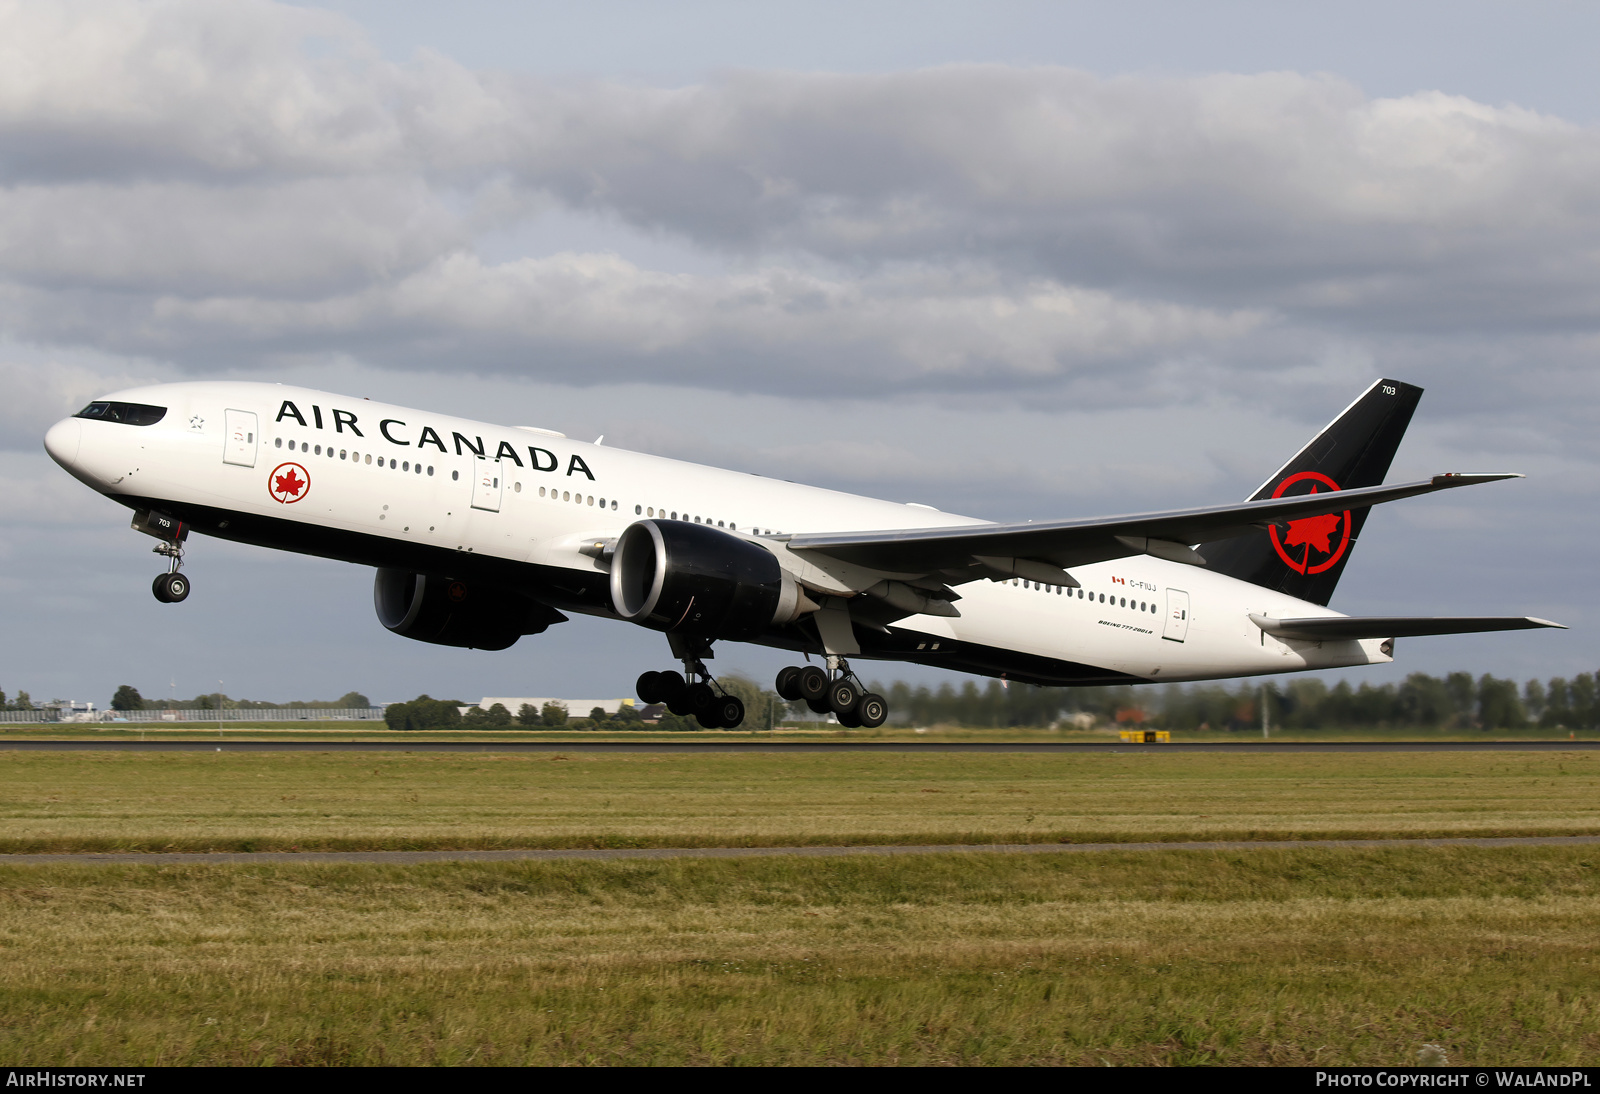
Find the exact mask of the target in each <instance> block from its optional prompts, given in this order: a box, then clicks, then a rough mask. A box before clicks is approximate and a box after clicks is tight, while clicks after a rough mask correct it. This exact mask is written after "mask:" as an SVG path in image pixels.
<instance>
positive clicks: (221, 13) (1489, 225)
mask: <svg viewBox="0 0 1600 1094" xmlns="http://www.w3.org/2000/svg"><path fill="white" fill-rule="evenodd" d="M3 18H4V20H5V25H4V29H5V31H6V33H4V34H0V41H4V42H9V43H11V46H10V48H9V52H8V53H7V54H6V55H5V56H4V57H0V60H8V61H12V62H15V63H14V64H3V65H0V72H3V73H4V75H0V138H3V139H4V141H5V145H4V147H5V149H6V151H5V153H4V155H3V156H0V177H9V178H10V179H12V180H13V182H12V185H11V186H10V188H8V189H6V190H4V191H0V256H3V258H0V278H4V279H5V281H6V282H7V284H5V285H4V286H0V299H3V300H8V301H9V304H8V305H6V304H3V303H0V306H5V307H6V311H7V312H8V313H9V314H7V316H6V319H5V321H6V322H7V323H8V325H10V326H11V328H12V330H13V331H14V332H17V333H19V334H21V335H23V336H26V337H35V338H42V339H63V340H68V341H75V342H82V343H85V344H92V345H97V346H101V347H104V348H108V349H113V350H117V351H127V352H140V353H154V354H159V355H163V356H167V357H170V358H171V359H173V360H176V361H178V362H180V363H183V364H185V365H186V366H188V367H211V366H214V365H215V364H217V363H219V361H220V362H221V363H226V364H228V365H230V366H237V365H239V364H242V363H247V362H250V361H252V360H254V361H256V362H265V361H272V360H282V359H284V355H286V354H288V355H293V354H299V353H306V352H315V350H316V348H317V347H318V346H321V347H323V348H325V349H333V350H337V351H339V352H344V353H352V354H357V355H370V356H380V357H381V358H382V359H385V360H388V361H392V362H394V363H396V364H402V365H405V366H408V367H440V364H439V363H440V362H441V361H443V360H449V361H451V362H453V363H455V364H457V365H459V366H466V367H473V368H480V369H487V370H506V371H528V370H532V371H535V372H538V371H539V370H540V369H541V368H544V369H551V370H552V371H549V372H546V373H545V374H546V375H555V374H560V373H559V372H557V371H554V370H555V366H553V365H551V364H545V362H553V361H557V360H559V361H562V362H565V363H567V365H568V368H567V370H566V374H568V375H570V374H571V373H572V372H573V371H574V370H576V369H581V370H582V371H583V372H584V373H585V374H587V375H590V376H593V377H595V378H597V379H617V378H623V377H628V376H633V377H637V378H645V379H651V380H657V381H660V380H666V381H670V382H682V383H688V384H707V383H732V384H735V385H745V386H749V387H752V388H755V389H767V390H783V389H785V388H786V387H787V386H789V385H788V384H787V382H786V381H787V378H788V377H789V375H790V374H791V373H792V372H793V370H795V369H802V368H804V369H815V370H816V371H817V375H818V378H819V379H821V380H824V381H825V380H827V379H828V377H829V374H830V372H831V371H833V369H834V368H838V369H842V370H847V371H848V372H849V373H850V374H851V375H852V376H853V377H855V378H856V379H857V380H858V381H861V382H865V383H866V384H867V385H869V386H871V385H873V384H879V385H888V384H893V385H909V386H911V387H912V388H916V387H918V386H921V387H925V388H930V389H938V388H945V387H956V388H964V387H970V386H973V385H995V384H999V385H1015V384H1021V385H1024V386H1025V387H1028V388H1037V387H1038V386H1039V384H1040V383H1041V382H1048V383H1055V384H1057V385H1062V384H1066V385H1070V386H1072V390H1073V391H1074V395H1075V397H1077V398H1083V397H1090V398H1096V399H1101V398H1104V397H1105V395H1104V394H1103V393H1102V392H1100V391H1097V390H1096V388H1095V386H1094V385H1095V378H1096V377H1097V376H1098V375H1099V372H1098V371H1097V368H1096V365H1097V363H1103V362H1108V361H1114V362H1116V363H1117V364H1118V366H1119V368H1121V369H1123V370H1124V372H1123V373H1122V377H1121V378H1122V379H1124V380H1126V379H1127V378H1128V377H1129V376H1130V375H1138V376H1140V377H1141V378H1142V379H1143V380H1145V381H1147V382H1155V383H1159V384H1161V385H1162V386H1163V387H1164V388H1165V389H1166V390H1168V391H1170V392H1171V394H1172V395H1173V396H1176V395H1178V394H1180V389H1182V388H1184V387H1185V386H1186V385H1185V383H1184V382H1183V381H1182V379H1181V377H1182V376H1183V375H1186V374H1188V373H1190V372H1192V371H1193V370H1197V369H1198V370H1201V371H1204V370H1206V369H1208V368H1211V367H1213V364H1214V362H1215V361H1216V360H1217V356H1216V355H1217V354H1218V353H1219V352H1220V353H1221V354H1222V355H1223V357H1222V359H1223V360H1225V361H1227V362H1228V364H1227V365H1226V366H1225V367H1223V369H1222V371H1223V372H1226V373H1228V374H1229V375H1231V376H1238V375H1239V373H1238V371H1237V369H1238V367H1240V366H1242V367H1243V368H1244V369H1245V373H1244V374H1245V375H1246V376H1249V375H1250V374H1252V373H1255V372H1258V371H1261V370H1263V369H1274V370H1275V369H1281V368H1282V367H1283V366H1284V365H1285V364H1286V363H1290V362H1293V363H1295V364H1304V362H1305V358H1306V355H1307V350H1306V347H1307V346H1308V345H1321V346H1326V345H1327V344H1329V343H1331V342H1334V341H1345V342H1348V341H1349V340H1351V339H1352V338H1354V339H1357V340H1360V341H1362V342H1364V343H1366V344H1367V345H1368V346H1369V347H1380V349H1381V354H1380V353H1379V350H1376V349H1375V350H1372V351H1371V352H1372V354H1378V355H1381V356H1384V357H1386V358H1393V357H1395V356H1400V357H1402V358H1404V357H1405V355H1406V354H1408V353H1409V354H1411V355H1412V356H1413V357H1415V358H1416V359H1417V360H1418V362H1419V364H1420V365H1421V367H1424V368H1429V367H1431V365H1430V361H1429V352H1430V351H1435V352H1436V355H1438V356H1440V357H1441V358H1443V357H1453V358H1455V359H1457V360H1458V361H1459V359H1460V354H1461V348H1462V340H1463V339H1464V338H1467V337H1468V336H1470V338H1471V339H1473V340H1475V342H1476V343H1479V346H1478V348H1477V349H1475V350H1474V351H1473V352H1476V353H1477V354H1478V355H1479V357H1480V358H1481V357H1483V356H1484V350H1483V348H1482V346H1481V343H1482V342H1483V341H1484V340H1485V339H1488V340H1491V341H1492V340H1495V339H1502V338H1509V339H1512V340H1515V339H1517V338H1519V337H1522V336H1525V335H1526V334H1528V332H1529V331H1530V330H1532V331H1538V332H1541V333H1543V334H1546V335H1549V334H1552V333H1560V332H1564V333H1566V334H1567V335H1568V336H1573V335H1582V334H1586V333H1588V332H1589V331H1591V330H1592V328H1593V326H1594V324H1595V322H1596V320H1597V319H1600V294H1597V292H1596V286H1597V284H1600V279H1597V276H1596V275H1597V273H1600V270H1597V268H1596V262H1597V259H1596V255H1600V247H1597V246H1596V244H1597V243H1600V215H1597V210H1600V188H1597V187H1596V186H1595V185H1594V183H1595V181H1596V178H1597V176H1600V134H1597V133H1596V131H1594V130H1592V129H1589V128H1584V127H1580V126H1575V125H1572V124H1570V123H1567V122H1564V121H1562V120H1560V119H1557V118H1552V117H1548V116H1544V115H1540V114H1537V113H1534V112H1531V111H1527V110H1521V109H1517V108H1513V107H1491V106H1486V105H1484V104H1481V103H1476V102H1473V101H1471V100H1468V99H1464V98H1461V97H1455V96H1449V95H1445V94H1442V93H1438V92H1420V93H1417V94H1414V95H1410V96H1406V97H1402V98H1390V99H1369V98H1367V97H1365V96H1364V95H1363V94H1362V93H1361V92H1360V91H1359V90H1358V89H1357V88H1355V87H1354V86H1353V85H1350V84H1348V83H1345V82H1343V81H1340V80H1338V79H1335V78H1332V77H1308V76H1302V75H1297V74H1294V73H1267V74H1262V75H1256V76H1238V75H1215V76H1204V77H1195V78H1189V79H1158V78H1149V77H1123V78H1114V79H1104V78H1098V77H1095V76H1091V75H1088V74H1085V73H1082V72H1076V71H1070V70H1063V69H1051V68H1036V69H1017V68H1009V67H1005V66H952V67H945V68H935V69H928V70H922V71H913V72H903V73H890V74H885V75H851V76H842V75H824V74H796V73H749V72H747V73H733V74H729V75H726V76H723V77H721V78H719V79H717V80H714V81H712V82H709V83H706V84H703V85H699V86H692V87H686V88H679V89H658V88H648V87H638V86H632V85H623V84H615V83H604V82H595V81H589V82H575V81H566V82H551V81H542V80H537V79H533V78H527V77H518V76H511V75H506V74H493V73H479V72H473V71H471V70H468V69H466V68H464V67H462V66H460V65H458V64H456V63H454V62H452V61H450V60H449V59H447V58H444V57H440V56H436V55H423V56H421V57H419V58H418V59H417V60H416V61H414V62H412V63H410V64H405V65H397V64H394V63H391V62H388V61H385V60H383V59H382V58H380V57H379V56H378V55H377V54H376V53H375V52H374V51H373V50H372V49H371V48H370V47H369V46H368V44H367V43H366V41H365V39H364V38H363V37H362V34H361V32H360V31H359V29H358V28H355V27H354V26H352V25H350V24H348V23H346V22H344V21H342V20H340V19H337V18H335V17H333V16H330V15H327V14H325V13H317V12H310V11H305V10H301V9H289V8H282V7H278V6H274V5H269V4H261V3H239V4H186V3H173V4H159V5H133V4H127V3H111V4H96V5H82V6H80V7H79V8H76V9H67V14H58V13H57V12H56V11H55V10H54V9H36V8H9V9H7V10H6V12H5V14H4V17H3ZM3 49H5V47H0V50H3ZM552 201H553V202H555V203H556V204H557V206H558V207H565V208H567V209H569V210H573V211H574V212H581V213H583V214H585V215H589V214H593V215H598V216H600V217H602V218H611V219H613V220H615V221H617V222H619V223H622V224H626V225H631V226H632V227H633V228H634V229H635V230H636V231H638V232H641V233H666V234H667V235H669V236H672V237H674V238H676V239H678V240H679V241H680V243H681V245H683V246H685V247H689V248H694V249H698V250H701V251H709V252H713V253H720V254H722V255H723V256H724V259H725V261H726V263H727V264H728V269H727V272H726V273H725V274H724V275H722V276H705V277H701V278H698V279H696V278H683V277H680V276H675V275H671V274H666V273H660V272H655V271H651V270H649V269H645V268H640V267H638V266H636V265H635V264H633V263H630V262H628V261H626V260H625V259H621V258H611V257H606V256H602V255H592V254H591V255H582V254H576V255H532V256H528V257H526V258H520V259H513V260H511V261H506V262H498V263H495V262H488V261H485V260H483V259H482V258H480V257H478V256H476V255H475V254H474V253H473V247H472V243H471V240H472V239H474V238H482V237H483V236H484V235H485V234H486V233H487V234H490V235H492V234H493V233H495V232H499V231H504V230H507V229H509V228H511V227H513V226H514V225H515V224H516V223H518V222H519V221H520V220H522V219H525V218H526V217H528V216H529V215H531V214H532V213H533V212H534V211H535V210H540V209H548V208H549V207H550V203H551V202H552ZM1407 340H1412V341H1415V340H1422V341H1423V342H1424V343H1426V344H1425V345H1423V346H1421V347H1420V348H1419V347H1418V346H1416V345H1407V344H1406V342H1407ZM1286 346H1287V347H1288V348H1287V356H1286ZM219 347H226V349H225V352H224V353H223V354H222V356H221V357H220V358H219V356H218V353H219ZM1219 347H1220V350H1219ZM1316 352H1320V350H1319V351H1316ZM1513 353H1514V350H1513ZM1575 359H1577V354H1576V353H1573V352H1569V353H1565V354H1561V355H1558V357H1557V358H1556V359H1555V360H1554V361H1553V362H1552V364H1551V367H1553V368H1556V369H1558V370H1562V371H1565V370H1567V369H1570V367H1571V363H1572V362H1573V361H1574V360H1575ZM756 360H760V361H762V362H764V364H763V365H755V364H753V362H754V361H756ZM1258 360H1259V362H1260V364H1259V365H1258V364H1257V363H1256V362H1257V361H1258ZM1487 364H1488V362H1487V361H1485V367H1487ZM1457 367H1462V368H1470V367H1471V363H1470V362H1461V363H1460V364H1459V365H1458V366H1457ZM1128 369H1133V370H1135V371H1134V372H1132V373H1130V372H1127V371H1126V370H1128ZM1279 382H1280V383H1281V380H1280V381H1279ZM1113 401H1114V400H1113Z"/></svg>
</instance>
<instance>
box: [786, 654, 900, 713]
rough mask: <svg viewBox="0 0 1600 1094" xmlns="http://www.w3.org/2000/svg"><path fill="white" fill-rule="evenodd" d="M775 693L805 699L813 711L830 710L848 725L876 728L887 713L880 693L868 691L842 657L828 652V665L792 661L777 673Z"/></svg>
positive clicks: (824, 711) (828, 711)
mask: <svg viewBox="0 0 1600 1094" xmlns="http://www.w3.org/2000/svg"><path fill="white" fill-rule="evenodd" d="M777 689H778V694H779V695H781V696H783V697H784V698H785V699H787V700H789V702H791V703H794V702H799V701H801V700H804V701H805V704H806V706H808V707H810V708H811V712H812V713H813V714H830V713H831V714H832V715H833V716H834V717H836V718H838V719H839V724H840V725H842V726H844V727H845V728H847V729H862V728H865V729H876V728H878V727H879V726H881V725H883V723H884V721H885V720H886V719H887V718H888V717H889V704H888V703H887V702H885V701H884V698H883V696H881V695H878V694H876V693H875V692H870V691H868V690H867V689H866V685H864V684H862V682H861V680H860V678H859V677H857V676H856V674H855V673H854V672H851V671H850V663H849V662H848V661H846V660H845V659H844V658H842V657H834V656H829V658H828V668H827V669H826V670H823V669H821V668H819V667H817V666H816V665H804V666H801V665H791V666H789V667H788V668H786V669H782V670H780V671H779V673H778V680H777Z"/></svg>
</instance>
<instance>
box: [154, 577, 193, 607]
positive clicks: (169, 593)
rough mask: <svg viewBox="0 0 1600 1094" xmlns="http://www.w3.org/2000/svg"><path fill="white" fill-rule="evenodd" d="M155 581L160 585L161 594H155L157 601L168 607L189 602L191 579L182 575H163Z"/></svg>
mask: <svg viewBox="0 0 1600 1094" xmlns="http://www.w3.org/2000/svg"><path fill="white" fill-rule="evenodd" d="M155 581H157V582H158V584H160V589H162V590H160V592H158V593H155V598H157V600H160V601H163V603H168V605H181V603H184V601H186V600H189V579H187V577H184V576H182V574H162V576H160V577H157V579H155Z"/></svg>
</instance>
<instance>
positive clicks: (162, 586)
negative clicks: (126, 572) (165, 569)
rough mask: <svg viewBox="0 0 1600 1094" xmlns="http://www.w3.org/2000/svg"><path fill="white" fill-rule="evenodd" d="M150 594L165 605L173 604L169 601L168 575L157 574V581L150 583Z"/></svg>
mask: <svg viewBox="0 0 1600 1094" xmlns="http://www.w3.org/2000/svg"><path fill="white" fill-rule="evenodd" d="M150 592H151V593H152V594H154V596H155V598H156V599H157V600H159V601H161V603H163V604H171V603H172V601H170V600H168V599H167V575H166V574H157V575H156V579H155V580H154V581H152V582H151V583H150Z"/></svg>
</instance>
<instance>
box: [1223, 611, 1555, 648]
mask: <svg viewBox="0 0 1600 1094" xmlns="http://www.w3.org/2000/svg"><path fill="white" fill-rule="evenodd" d="M1250 621H1251V622H1252V623H1254V624H1255V625H1256V626H1258V627H1260V628H1261V629H1262V630H1264V631H1266V632H1267V633H1268V634H1270V635H1272V636H1273V637H1274V638H1301V639H1309V640H1312V641H1317V642H1324V641H1338V640H1344V639H1354V638H1419V637H1421V636H1423V635H1428V634H1477V633H1479V632H1481V631H1526V630H1534V629H1536V628H1539V627H1558V628H1560V629H1561V630H1566V629H1567V628H1566V627H1565V626H1563V625H1562V624H1560V623H1552V622H1550V620H1548V619H1536V618H1534V617H1533V616H1531V615H1458V616H1428V615H1370V616H1350V615H1329V616H1314V617H1311V618H1307V619H1268V618H1267V617H1266V616H1264V615H1255V614H1253V613H1252V614H1251V616H1250Z"/></svg>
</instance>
